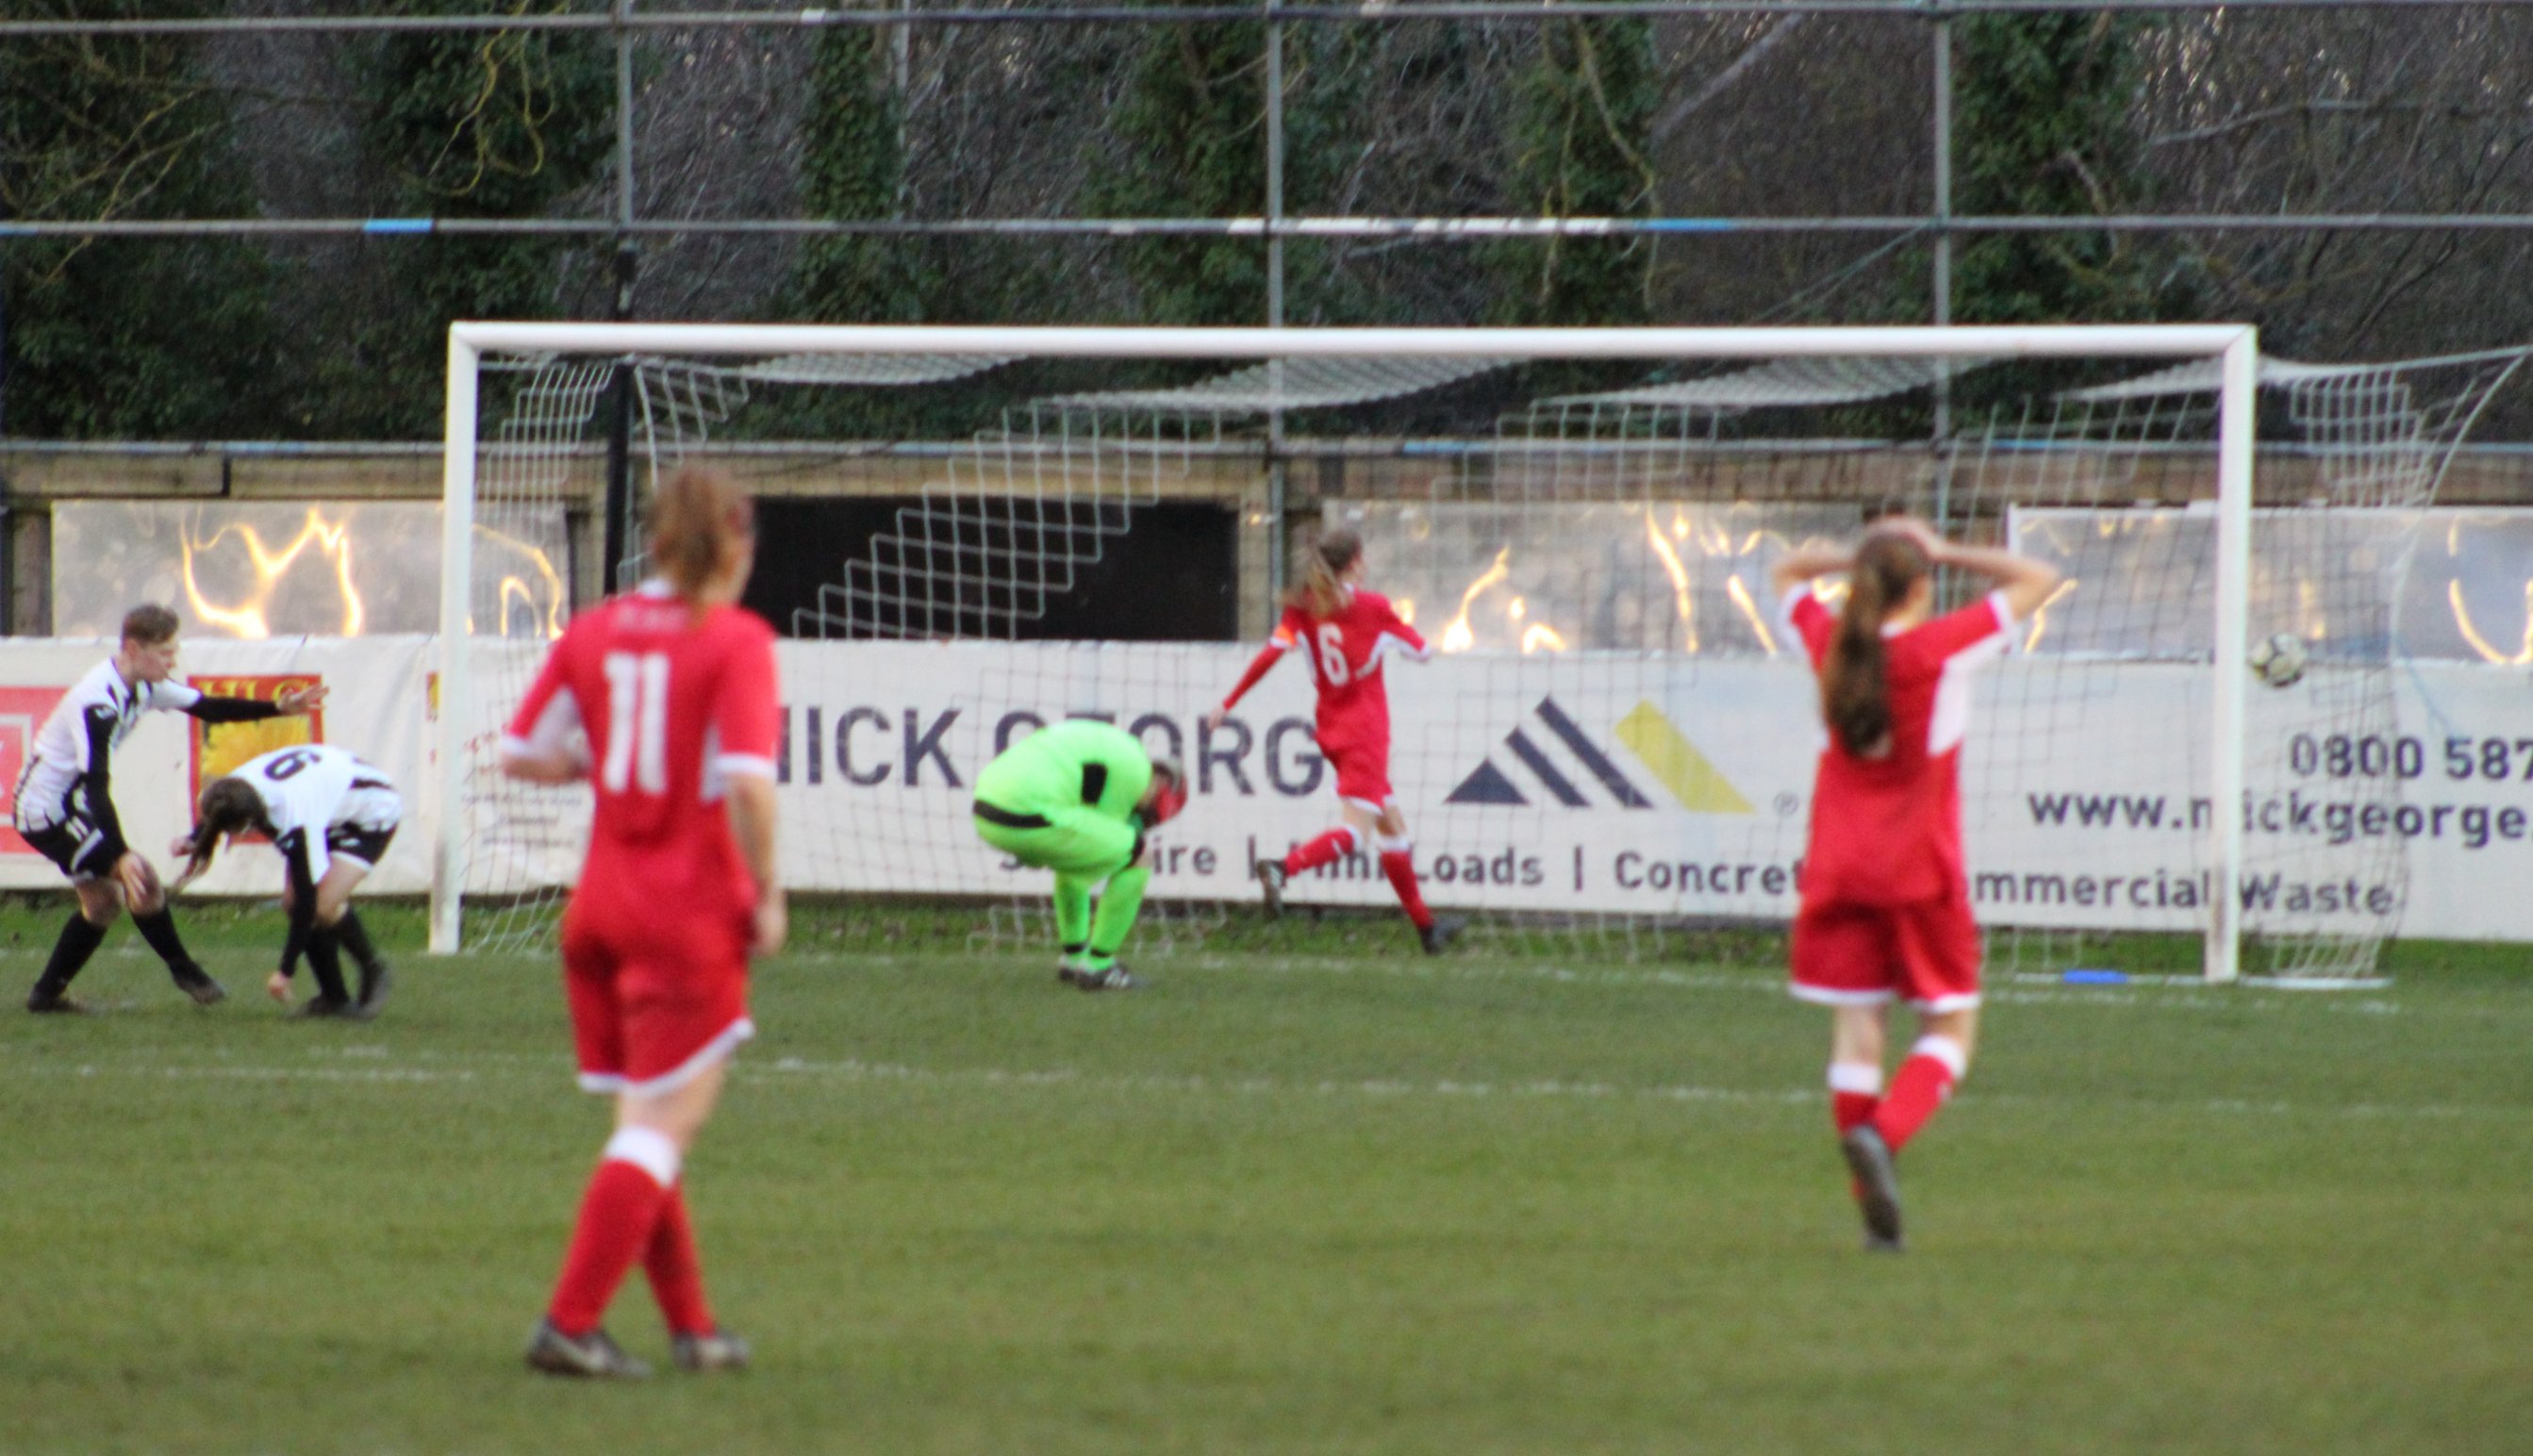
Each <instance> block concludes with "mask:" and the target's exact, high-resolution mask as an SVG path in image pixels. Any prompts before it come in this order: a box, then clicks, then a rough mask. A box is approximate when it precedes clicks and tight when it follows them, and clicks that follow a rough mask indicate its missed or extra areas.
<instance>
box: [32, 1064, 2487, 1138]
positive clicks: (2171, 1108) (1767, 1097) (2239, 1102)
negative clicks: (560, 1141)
mask: <svg viewBox="0 0 2533 1456" xmlns="http://www.w3.org/2000/svg"><path fill="white" fill-rule="evenodd" d="M380 1054H381V1049H374V1048H368V1047H358V1048H344V1049H341V1050H338V1051H335V1052H332V1053H330V1055H333V1056H339V1057H351V1056H360V1057H363V1058H365V1059H366V1058H375V1057H377V1056H378V1055H380ZM430 1059H431V1060H435V1061H441V1062H459V1063H465V1062H474V1063H478V1064H485V1066H486V1068H487V1069H489V1071H490V1074H491V1075H490V1076H489V1077H487V1076H483V1075H479V1071H478V1070H477V1069H474V1068H469V1067H465V1066H456V1067H445V1068H421V1067H416V1068H407V1067H377V1066H370V1067H325V1066H302V1067H287V1066H254V1065H238V1064H230V1065H213V1066H199V1065H198V1066H184V1065H169V1066H154V1067H144V1066H128V1067H118V1066H110V1065H109V1066H100V1065H97V1064H93V1063H87V1064H81V1065H79V1066H76V1067H71V1068H63V1067H59V1066H55V1065H48V1064H41V1063H18V1064H10V1063H7V1062H0V1076H10V1075H15V1076H19V1077H43V1078H45V1079H47V1080H58V1079H59V1078H60V1077H64V1076H66V1075H67V1076H73V1077H133V1078H140V1079H150V1078H165V1079H171V1080H172V1079H189V1078H191V1079H227V1080H241V1081H275V1082H278V1081H323V1082H336V1083H380V1084H390V1083H430V1082H478V1081H497V1082H500V1083H502V1084H504V1085H507V1084H509V1083H511V1082H523V1081H530V1080H534V1081H536V1082H540V1083H550V1084H552V1085H553V1086H555V1087H556V1088H557V1089H558V1091H560V1090H561V1089H564V1088H567V1087H568V1086H569V1085H570V1077H569V1070H568V1068H567V1066H565V1065H564V1063H563V1062H562V1060H561V1059H559V1058H554V1057H547V1056H531V1055H527V1054H523V1053H509V1052H481V1053H460V1054H448V1053H437V1054H432V1055H431V1058H430ZM734 1071H735V1073H736V1076H737V1077H738V1078H739V1079H740V1080H741V1081H746V1082H773V1081H784V1080H791V1079H795V1078H832V1079H834V1080H837V1081H841V1082H847V1083H859V1084H863V1085H883V1084H888V1085H913V1086H934V1087H948V1088H958V1087H984V1088H1003V1087H1024V1088H1045V1087H1062V1088H1064V1089H1066V1090H1069V1091H1077V1092H1124V1093H1132V1094H1138V1095H1149V1094H1166V1095H1177V1096H1190V1095H1203V1094H1208V1093H1211V1094H1217V1095H1226V1096H1241V1097H1297V1096H1307V1097H1317V1098H1337V1097H1362V1098H1369V1099H1375V1100H1407V1099H1430V1100H1435V1101H1445V1102H1448V1101H1459V1102H1484V1101H1488V1100H1491V1099H1495V1098H1506V1099H1512V1100H1539V1101H1551V1100H1571V1101H1600V1102H1613V1101H1620V1100H1632V1101H1636V1102H1653V1103H1670V1104H1675V1105H1688V1104H1700V1105H1726V1106H1769V1107H1808V1106H1811V1105H1813V1104H1817V1103H1818V1102H1820V1101H1821V1100H1822V1098H1823V1097H1824V1096H1825V1095H1826V1094H1825V1093H1823V1092H1821V1091H1819V1090H1817V1089H1814V1088H1800V1089H1789V1090H1763V1089H1755V1088H1748V1087H1718V1086H1704V1085H1698V1084H1694V1083H1663V1084H1655V1085H1650V1086H1623V1085H1620V1084H1619V1083H1616V1082H1605V1081H1567V1080H1562V1079H1556V1078H1529V1079H1512V1080H1503V1081H1493V1080H1463V1079H1459V1078H1440V1079H1432V1080H1422V1079H1416V1078H1409V1077H1366V1078H1333V1077H1331V1078H1322V1079H1316V1080H1314V1079H1300V1078H1296V1079H1285V1078H1276V1077H1207V1076H1204V1075H1202V1074H1182V1075H1163V1074H1146V1073H1126V1074H1113V1073H1110V1074H1091V1073H1085V1072H1082V1071H1080V1070H1078V1069H1075V1068H1070V1067H1049V1068H1028V1069H1024V1068H1006V1067H953V1068H939V1067H916V1066H912V1065H908V1064H903V1063H888V1062H866V1061H861V1060H859V1059H854V1058H846V1059H842V1060H837V1061H811V1060H808V1059H805V1058H800V1057H780V1058H776V1059H774V1060H772V1061H766V1060H763V1059H758V1060H755V1061H752V1062H751V1061H750V1060H749V1059H747V1058H746V1057H744V1056H742V1057H741V1058H739V1060H738V1061H737V1063H736V1067H735V1068H734ZM1962 1100H1963V1101H1964V1102H1966V1103H1974V1104H1975V1105H1979V1106H1987V1107H1996V1108H2007V1109H2041V1110H2047V1109H2053V1108H2057V1107H2060V1106H2061V1105H2062V1099H2059V1098H2053V1097H2050V1096H2047V1095H2043V1094H2036V1093H2028V1092H1999V1093H1989V1092H1976V1091H1973V1092H1972V1093H1970V1094H1969V1095H1968V1096H1966V1097H1964V1098H1963V1099H1962ZM2083 1105H2084V1106H2085V1107H2086V1108H2087V1109H2088V1110H2089V1112H2091V1113H2095V1114H2098V1113H2100V1112H2102V1111H2104V1110H2106V1109H2105V1107H2104V1105H2103V1104H2101V1103H2099V1102H2096V1101H2091V1100H2088V1101H2086V1102H2085V1103H2084V1104H2083ZM2117 1107H2118V1108H2119V1109H2122V1110H2126V1111H2130V1112H2134V1113H2146V1114H2154V1113H2178V1114H2185V1115H2197V1116H2208V1117H2261V1118H2269V1117H2298V1118H2311V1117H2317V1116H2320V1117H2333V1118H2346V1119H2350V1120H2355V1121H2416V1122H2465V1121H2504V1122H2509V1123H2519V1122H2521V1121H2522V1120H2523V1118H2524V1112H2525V1110H2524V1109H2523V1108H2519V1107H2501V1106H2468V1107H2466V1106H2454V1105H2451V1104H2438V1103H2429V1104H2421V1105H2411V1106H2402V1105H2386V1104H2381V1103H2351V1104H2348V1105H2346V1106H2338V1107H2332V1106H2319V1107H2317V1106H2310V1105H2305V1104H2300V1103H2294V1102H2286V1101H2271V1100H2258V1099H2251V1098H2234V1097H2211V1098H2207V1099H2203V1100H2198V1101H2169V1102H2162V1101H2151V1100H2129V1101H2123V1102H2120V1103H2118V1104H2117Z"/></svg>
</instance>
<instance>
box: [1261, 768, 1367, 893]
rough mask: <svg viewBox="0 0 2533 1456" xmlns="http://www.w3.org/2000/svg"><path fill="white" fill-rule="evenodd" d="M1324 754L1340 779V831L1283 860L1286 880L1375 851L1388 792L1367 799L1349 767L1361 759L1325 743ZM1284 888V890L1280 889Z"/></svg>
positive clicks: (1299, 847) (1299, 846)
mask: <svg viewBox="0 0 2533 1456" xmlns="http://www.w3.org/2000/svg"><path fill="white" fill-rule="evenodd" d="M1320 752H1321V753H1322V754H1324V755H1325V757H1326V758H1327V761H1328V768H1329V770H1330V771H1331V772H1332V773H1333V774H1334V776H1335V779H1336V791H1337V809H1338V814H1339V816H1340V822H1339V823H1338V825H1337V827H1336V828H1334V829H1331V830H1329V831H1328V832H1327V833H1325V834H1324V835H1321V836H1320V837H1319V838H1318V839H1315V840H1311V841H1309V842H1308V843H1306V844H1297V845H1295V846H1294V847H1293V850H1292V852H1291V853H1289V854H1286V855H1285V856H1284V859H1283V870H1284V874H1283V878H1285V879H1287V880H1289V879H1291V878H1292V877H1293V876H1295V875H1306V874H1309V873H1310V872H1311V871H1313V870H1315V869H1318V868H1320V867H1321V866H1323V865H1328V864H1334V863H1336V862H1337V860H1339V859H1341V858H1343V857H1344V856H1346V855H1348V854H1360V853H1362V852H1363V851H1364V850H1366V849H1369V848H1371V847H1372V824H1373V820H1374V819H1375V818H1377V817H1378V816H1379V815H1380V813H1381V801H1382V800H1383V799H1384V798H1385V797H1387V793H1386V792H1385V791H1384V792H1382V793H1376V794H1372V795H1370V796H1366V795H1364V794H1362V793H1360V792H1359V791H1357V790H1356V789H1355V788H1353V787H1351V786H1349V784H1348V780H1349V778H1350V777H1355V776H1350V775H1349V773H1348V771H1347V766H1348V765H1349V764H1350V763H1356V762H1359V761H1360V758H1361V755H1359V754H1357V753H1355V752H1353V751H1351V750H1349V749H1347V748H1345V747H1343V746H1341V745H1331V744H1327V743H1323V744H1321V745H1320ZM1279 888H1280V887H1279Z"/></svg>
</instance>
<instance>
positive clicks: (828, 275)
mask: <svg viewBox="0 0 2533 1456" xmlns="http://www.w3.org/2000/svg"><path fill="white" fill-rule="evenodd" d="M891 44H892V32H891V31H889V30H886V29H881V28H879V27H871V28H869V29H835V30H830V31H828V32H827V33H825V34H823V35H821V36H819V37H818V40H817V42H816V51H815V54H814V55H813V56H812V58H811V61H810V66H809V103H808V107H807V109H806V111H805V113H804V114H803V115H802V117H801V121H800V131H801V138H800V188H801V194H802V201H803V203H804V204H805V211H806V212H807V214H808V215H809V216H812V217H825V218H836V219H839V220H845V219H885V218H894V217H899V216H902V215H904V207H903V198H904V192H905V185H906V145H905V131H904V127H905V101H904V98H903V97H901V96H899V94H898V92H897V85H896V79H895V77H894V76H893V75H892V74H891V72H892V68H891V65H890V56H891ZM932 249H933V245H932V244H931V243H930V242H929V241H928V240H926V239H921V238H913V237H897V236H885V235H875V234H871V235H851V236H842V237H822V238H817V239H813V240H812V241H811V242H809V243H808V244H807V245H806V246H805V247H803V248H802V249H801V250H800V263H799V266H798V270H797V272H796V273H795V277H794V279H793V284H792V292H793V296H794V306H793V308H792V309H790V310H787V311H786V313H787V316H788V317H795V318H798V319H801V320H808V321H814V322H821V323H922V322H927V321H933V320H932V301H933V299H934V298H935V297H936V296H937V294H938V290H939V287H940V281H941V280H940V270H939V268H938V266H937V265H936V264H935V263H934V261H933V259H932V258H931V256H930V255H931V253H932Z"/></svg>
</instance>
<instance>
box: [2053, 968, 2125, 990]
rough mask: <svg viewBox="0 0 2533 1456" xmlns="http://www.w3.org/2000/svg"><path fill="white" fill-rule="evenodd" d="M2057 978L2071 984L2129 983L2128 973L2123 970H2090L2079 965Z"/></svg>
mask: <svg viewBox="0 0 2533 1456" xmlns="http://www.w3.org/2000/svg"><path fill="white" fill-rule="evenodd" d="M2059 979H2060V980H2062V981H2065V982H2066V983H2067V984H2068V985H2071V986H2125V985H2127V984H2128V983H2129V973H2128V972H2127V971H2125V970H2092V969H2087V968H2083V967H2079V968H2078V969H2075V970H2071V971H2068V972H2067V973H2066V974H2064V975H2062V976H2060V977H2059Z"/></svg>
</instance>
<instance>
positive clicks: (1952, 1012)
mask: <svg viewBox="0 0 2533 1456" xmlns="http://www.w3.org/2000/svg"><path fill="white" fill-rule="evenodd" d="M1936 566H1949V567H1952V568H1953V569H1954V570H1957V571H1963V572H1968V573H1969V574H1971V575H1973V576H1976V577H1983V578H1985V579H1987V580H1988V581H1990V582H1992V583H1994V584H1995V587H1996V590H1994V591H1991V592H1989V593H1988V594H1987V595H1986V596H1984V597H1982V598H1980V599H1979V600H1978V601H1976V602H1973V603H1972V604H1971V605H1969V606H1967V607H1964V608H1962V609H1960V610H1959V611H1956V612H1947V613H1946V614H1944V615H1942V616H1934V617H1930V612H1932V607H1933V602H1934V581H1933V578H1932V576H1931V574H1930V573H1931V571H1932V568H1934V567H1936ZM1840 573H1844V574H1845V575H1846V576H1847V579H1848V597H1847V603H1846V605H1845V606H1844V607H1843V608H1842V609H1841V610H1840V612H1838V613H1837V614H1836V615H1832V614H1831V612H1830V610H1829V608H1828V607H1827V606H1825V605H1823V604H1822V602H1821V600H1820V598H1819V597H1817V596H1815V595H1813V593H1812V591H1811V583H1812V581H1813V580H1814V579H1815V578H1818V577H1822V576H1828V575H1833V574H1840ZM1773 579H1774V582H1775V585H1776V588H1777V591H1778V594H1779V595H1780V597H1782V598H1783V599H1784V600H1785V603H1786V610H1787V615H1788V617H1789V618H1790V619H1791V621H1792V623H1793V625H1794V628H1795V630H1796V631H1797V632H1798V633H1799V634H1801V637H1802V641H1803V647H1804V649H1805V651H1806V652H1808V653H1809V654H1810V657H1811V662H1812V666H1813V668H1814V670H1816V671H1817V672H1818V673H1819V676H1820V704H1821V718H1822V721H1823V722H1824V723H1825V724H1827V726H1828V728H1829V734H1828V741H1827V742H1826V743H1825V744H1824V745H1823V746H1822V749H1821V754H1820V763H1819V767H1818V770H1817V772H1816V774H1815V777H1814V780H1813V787H1812V813H1811V836H1810V845H1809V847H1808V848H1807V849H1806V850H1805V852H1804V855H1803V863H1802V881H1801V884H1800V886H1799V887H1798V889H1799V892H1800V895H1801V903H1800V907H1799V908H1798V909H1797V912H1796V916H1795V932H1794V943H1793V950H1792V961H1793V991H1794V994H1795V995H1797V997H1800V998H1801V999H1803V1000H1805V1001H1810V1002H1815V1003H1818V1004H1820V1005H1824V1006H1827V1007H1828V1008H1829V1009H1830V1061H1829V1090H1830V1109H1831V1116H1832V1117H1833V1119H1834V1120H1835V1122H1836V1123H1837V1126H1838V1132H1839V1137H1840V1143H1839V1146H1840V1150H1841V1151H1842V1152H1843V1153H1844V1154H1845V1155H1846V1158H1847V1162H1848V1167H1849V1170H1850V1171H1851V1172H1852V1173H1853V1174H1854V1175H1855V1192H1856V1201H1857V1205H1858V1208H1859V1211H1860V1212H1861V1213H1862V1214H1863V1218H1864V1229H1865V1248H1867V1249H1874V1250H1892V1251H1896V1250H1898V1249H1899V1248H1900V1247H1901V1228H1900V1177H1899V1171H1898V1168H1897V1165H1896V1162H1895V1160H1896V1158H1897V1157H1898V1154H1899V1152H1900V1149H1901V1148H1903V1147H1905V1146H1907V1145H1908V1142H1909V1139H1910V1138H1911V1137H1913V1136H1916V1134H1917V1132H1918V1130H1919V1129H1921V1128H1923V1127H1924V1126H1925V1124H1926V1121H1927V1119H1929V1118H1931V1117H1933V1116H1934V1114H1935V1109H1936V1108H1937V1107H1939V1106H1941V1105H1942V1104H1943V1101H1944V1099H1945V1098H1946V1097H1947V1096H1949V1095H1951V1092H1952V1089H1953V1087H1954V1085H1955V1084H1956V1083H1958V1082H1959V1081H1960V1080H1961V1079H1962V1077H1963V1076H1964V1075H1965V1074H1967V1073H1968V1072H1969V1071H1970V1062H1971V1050H1972V1048H1973V1045H1974V1044H1975V1040H1976V1036H1977V1032H1978V1006H1979V935H1978V926H1977V924H1976V923H1975V922H1974V921H1973V919H1972V916H1971V902H1970V883H1969V879H1968V877H1967V876H1966V874H1965V873H1964V871H1963V860H1962V808H1961V783H1960V765H1961V747H1962V739H1963V737H1964V736H1965V735H1966V734H1967V732H1968V731H1969V728H1970V710H1971V686H1972V682H1971V673H1972V672H1973V670H1975V669H1977V668H1978V667H1980V666H1981V665H1983V664H1986V663H1989V662H1993V661H1994V660H1996V659H1997V658H1998V657H2001V656H2003V655H2004V653H2005V652H2006V651H2007V649H2008V648H2009V647H2010V646H2011V644H2012V641H2013V631H2014V626H2015V623H2017V622H2019V621H2023V620H2026V619H2028V618H2029V617H2030V616H2031V615H2032V612H2036V611H2038V610H2039V608H2040V605H2041V604H2042V603H2043V602H2045V601H2047V600H2048V598H2049V593H2050V591H2051V590H2052V589H2053V588H2055V587H2056V586H2057V584H2058V573H2057V571H2056V570H2055V569H2053V568H2052V567H2050V566H2048V565H2045V564H2043V563H2041V562H2038V561H2033V560H2029V559H2026V558H2025V557H2022V556H2017V555H2013V554H2010V553H2005V552H1998V551H1982V550H1978V549H1975V548H1972V547H1965V546H1954V545H1950V544H1948V543H1946V542H1944V541H1943V540H1941V539H1940V538H1938V537H1937V536H1936V535H1935V534H1934V533H1933V532H1932V531H1930V530H1928V529H1927V528H1926V527H1925V526H1924V525H1922V524H1920V523H1918V522H1915V521H1910V520H1890V521H1884V522H1881V523H1879V524H1877V525H1875V526H1874V527H1873V528H1872V529H1871V530H1870V531H1868V532H1866V533H1865V536H1864V540H1863V542H1862V543H1861V544H1860V545H1859V546H1857V547H1856V550H1855V551H1853V552H1846V551H1829V550H1821V549H1807V550H1803V551H1797V552H1795V553H1791V554H1789V555H1787V556H1786V557H1785V558H1784V559H1783V560H1781V561H1779V562H1778V563H1777V566H1776V568H1775V571H1774V575H1773ZM1895 996H1896V997H1898V998H1900V999H1903V1000H1906V1001H1907V1002H1908V1003H1909V1005H1910V1006H1911V1007H1912V1008H1914V1010H1915V1011H1916V1013H1917V1019H1918V1036H1917V1040H1916V1043H1915V1044H1914V1045H1913V1046H1912V1047H1911V1048H1910V1049H1909V1055H1908V1057H1907V1058H1906V1059H1904V1060H1903V1061H1902V1062H1901V1064H1900V1070H1899V1072H1898V1073H1897V1074H1896V1075H1895V1076H1894V1077H1892V1078H1891V1085H1890V1091H1889V1093H1888V1094H1887V1095H1886V1094H1885V1093H1884V1091H1883V1081H1882V1066H1883V1042H1884V1036H1885V1029H1884V1022H1885V1019H1886V1016H1887V1014H1888V1011H1889V1007H1890V1004H1891V1001H1892V999H1893V998H1894V997H1895Z"/></svg>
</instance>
